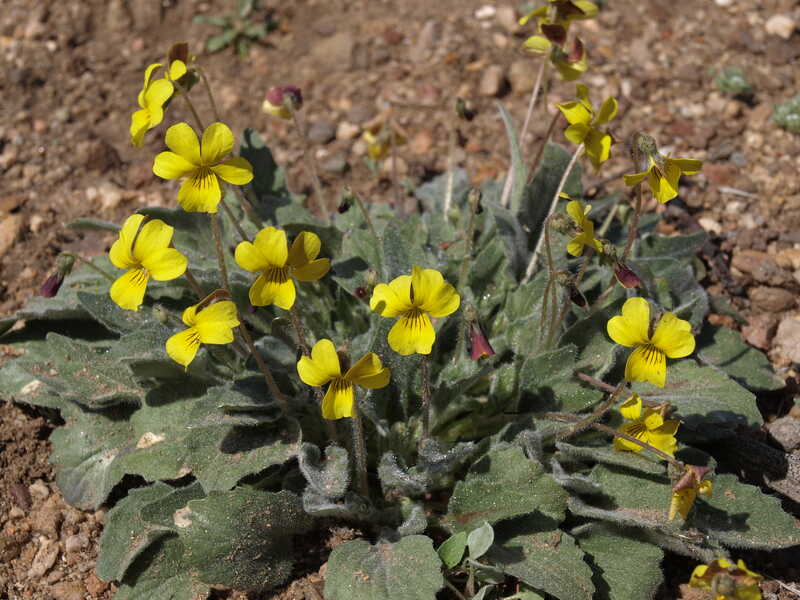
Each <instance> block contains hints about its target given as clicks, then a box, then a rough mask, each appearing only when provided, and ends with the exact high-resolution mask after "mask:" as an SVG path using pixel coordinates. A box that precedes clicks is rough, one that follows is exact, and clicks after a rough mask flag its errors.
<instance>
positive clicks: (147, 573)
mask: <svg viewBox="0 0 800 600" xmlns="http://www.w3.org/2000/svg"><path fill="white" fill-rule="evenodd" d="M184 557H185V549H184V547H183V544H182V543H181V541H180V540H179V539H178V537H177V536H174V535H173V536H172V537H167V538H162V539H160V540H157V541H156V542H155V543H153V544H152V545H151V546H150V547H149V548H148V551H147V552H145V553H143V554H141V555H139V557H138V558H137V560H136V561H135V562H134V563H133V565H132V566H131V567H130V568H129V569H128V572H127V574H126V576H125V579H123V580H122V584H121V585H120V587H119V589H118V590H117V593H116V594H114V600H198V599H202V598H206V597H207V596H208V593H209V592H210V591H211V588H210V587H209V586H208V585H206V584H205V583H201V582H200V581H197V580H196V579H195V578H194V577H193V576H192V573H191V572H190V571H189V568H188V565H187V564H186V562H185V561H184Z"/></svg>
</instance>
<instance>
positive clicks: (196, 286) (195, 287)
mask: <svg viewBox="0 0 800 600" xmlns="http://www.w3.org/2000/svg"><path fill="white" fill-rule="evenodd" d="M183 275H184V276H185V277H186V281H188V282H189V287H190V288H192V291H193V292H194V293H195V294H197V297H198V298H202V297H203V296H204V294H203V288H202V287H200V283H199V282H198V281H197V278H196V277H195V276H194V275H192V272H191V271H190V270H189V269H186V271H185V272H184V273H183Z"/></svg>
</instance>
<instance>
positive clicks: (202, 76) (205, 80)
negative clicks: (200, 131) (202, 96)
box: [195, 65, 222, 121]
mask: <svg viewBox="0 0 800 600" xmlns="http://www.w3.org/2000/svg"><path fill="white" fill-rule="evenodd" d="M195 69H196V70H197V72H198V73H200V80H201V81H202V82H203V87H205V88H206V94H208V102H209V103H210V104H211V112H213V113H214V120H215V121H221V120H222V119H220V118H219V111H218V110H217V103H216V102H215V101H214V94H213V93H212V92H211V85H210V84H209V83H208V78H207V77H206V74H205V71H203V69H201V68H200V67H199V66H197V65H195Z"/></svg>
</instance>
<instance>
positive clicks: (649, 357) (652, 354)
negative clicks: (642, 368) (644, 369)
mask: <svg viewBox="0 0 800 600" xmlns="http://www.w3.org/2000/svg"><path fill="white" fill-rule="evenodd" d="M642 349H643V351H642V358H644V362H646V363H647V364H648V365H656V364H659V363H660V362H662V361H664V360H665V358H666V357H665V355H664V352H663V351H662V350H661V349H660V348H657V347H656V346H654V345H653V344H645V345H644V346H642Z"/></svg>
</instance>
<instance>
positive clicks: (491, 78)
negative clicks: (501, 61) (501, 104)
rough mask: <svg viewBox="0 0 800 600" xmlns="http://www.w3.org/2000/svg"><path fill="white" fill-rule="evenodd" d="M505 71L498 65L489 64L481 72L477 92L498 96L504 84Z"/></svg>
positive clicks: (483, 94)
mask: <svg viewBox="0 0 800 600" xmlns="http://www.w3.org/2000/svg"><path fill="white" fill-rule="evenodd" d="M505 83H506V81H505V73H504V72H503V67H501V66H500V65H489V66H488V67H486V69H485V70H484V72H483V76H482V77H481V82H480V85H479V86H478V93H479V94H480V95H481V96H499V95H500V94H501V92H502V91H503V87H504V85H505Z"/></svg>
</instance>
